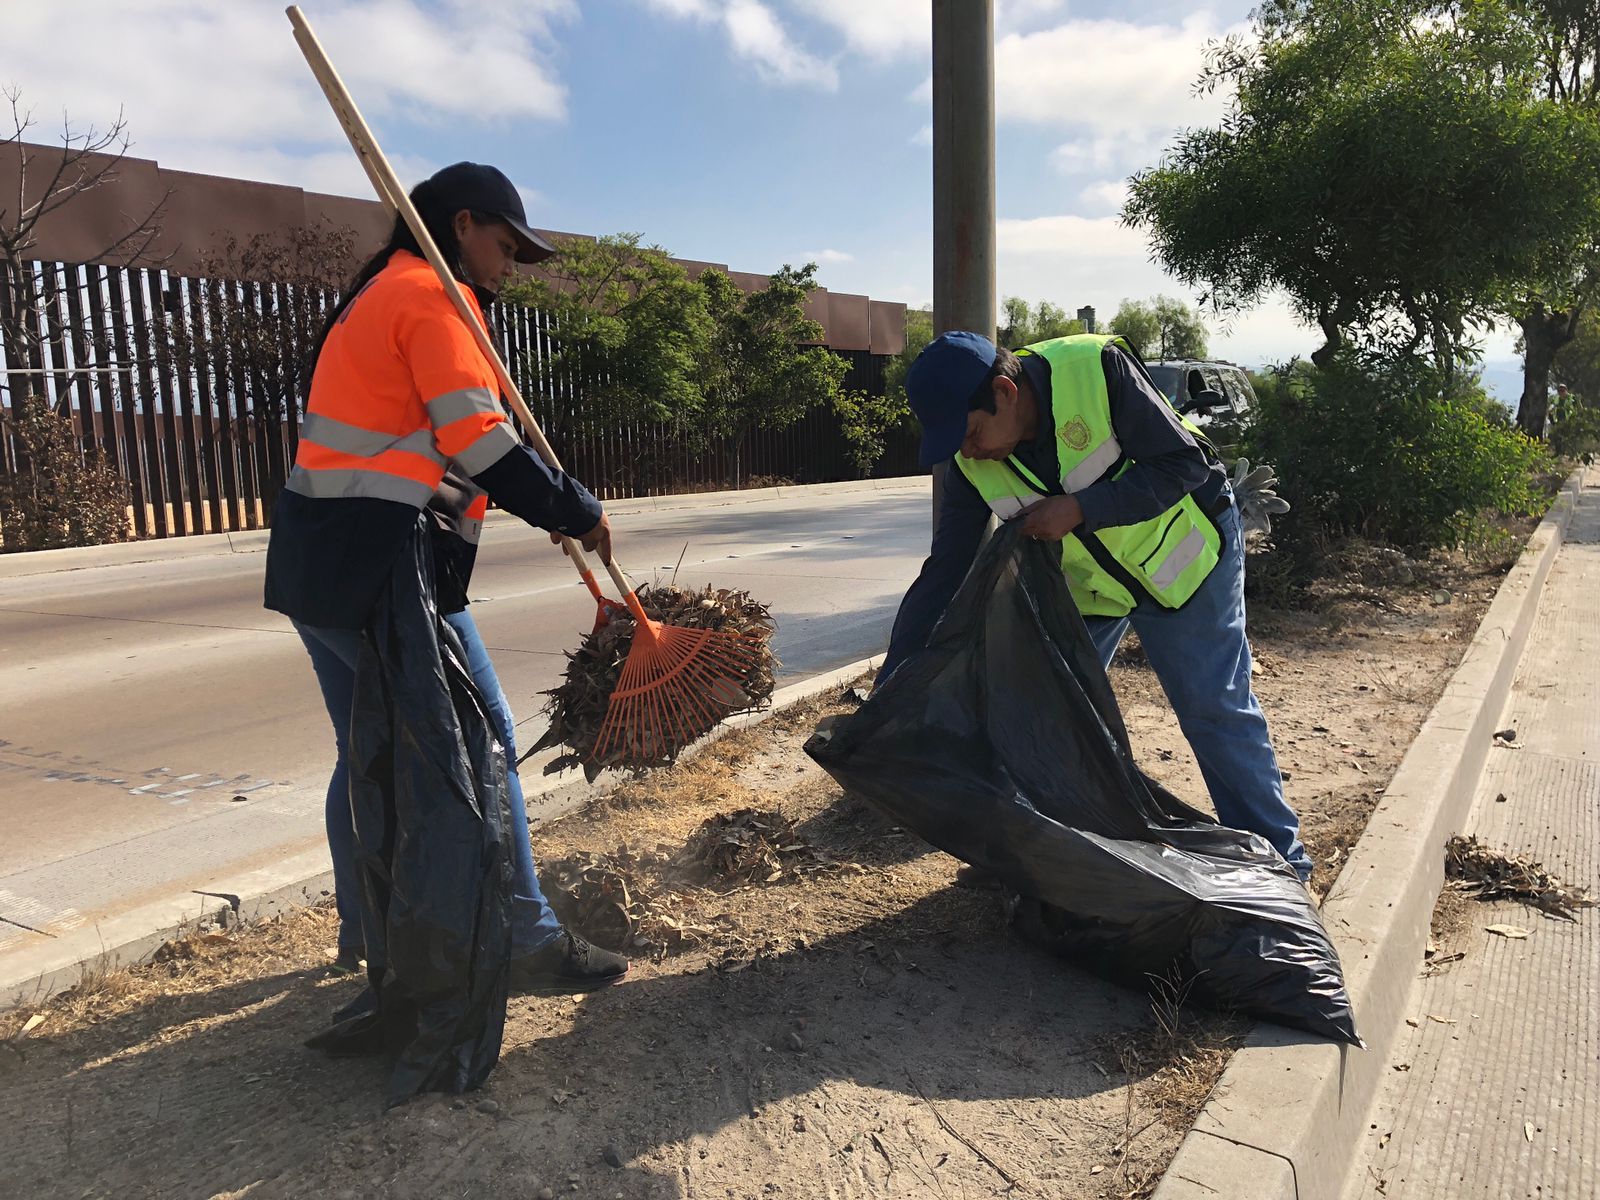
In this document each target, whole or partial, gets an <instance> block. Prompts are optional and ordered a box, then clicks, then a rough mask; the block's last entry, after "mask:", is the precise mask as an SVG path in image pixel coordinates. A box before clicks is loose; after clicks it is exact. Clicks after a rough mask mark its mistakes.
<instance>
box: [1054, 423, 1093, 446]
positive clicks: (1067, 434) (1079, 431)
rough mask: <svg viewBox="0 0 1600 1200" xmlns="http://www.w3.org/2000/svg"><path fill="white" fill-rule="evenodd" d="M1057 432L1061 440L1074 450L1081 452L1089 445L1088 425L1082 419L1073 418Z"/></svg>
mask: <svg viewBox="0 0 1600 1200" xmlns="http://www.w3.org/2000/svg"><path fill="white" fill-rule="evenodd" d="M1057 432H1058V433H1059V434H1060V437H1061V440H1062V441H1063V442H1065V443H1066V444H1067V445H1069V446H1071V447H1072V448H1073V449H1074V450H1083V449H1086V448H1087V447H1088V445H1089V424H1088V422H1087V421H1085V420H1084V419H1083V418H1082V417H1073V418H1072V420H1070V421H1068V422H1067V423H1066V424H1065V425H1063V426H1062V427H1061V428H1060V429H1059V430H1058V431H1057Z"/></svg>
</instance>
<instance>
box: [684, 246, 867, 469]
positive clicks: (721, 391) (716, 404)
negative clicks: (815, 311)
mask: <svg viewBox="0 0 1600 1200" xmlns="http://www.w3.org/2000/svg"><path fill="white" fill-rule="evenodd" d="M816 277H817V264H816V263H807V264H806V265H805V266H804V267H802V268H799V269H798V270H797V269H795V268H794V267H791V266H789V265H788V264H785V265H784V266H783V268H782V269H781V270H779V271H777V272H776V273H774V274H773V275H772V276H770V277H769V279H768V281H767V286H766V287H764V288H762V289H761V290H760V291H758V292H749V293H746V292H744V291H742V290H740V288H739V286H738V285H737V284H735V283H734V282H733V280H732V279H730V278H729V277H728V276H727V275H725V274H724V273H723V272H721V271H718V270H716V269H715V268H713V269H710V270H707V271H705V272H704V273H702V274H701V276H700V278H699V279H698V280H697V281H696V286H697V287H698V288H699V290H700V292H701V294H702V295H703V297H704V302H705V307H706V311H707V312H708V313H709V315H710V321H711V336H710V337H709V338H708V339H707V340H706V342H705V343H704V344H703V348H702V352H701V366H700V388H701V402H700V408H699V410H698V414H697V416H698V421H697V424H698V426H699V428H700V431H701V433H702V435H703V436H704V437H705V438H707V439H708V440H710V441H711V442H712V443H713V444H715V445H718V446H719V447H720V448H721V450H722V452H723V456H724V458H723V461H724V463H725V465H726V470H727V478H728V482H729V483H730V484H731V485H733V486H734V487H738V486H739V485H740V483H741V481H742V480H743V478H744V473H745V472H744V450H745V444H746V442H747V441H748V440H749V437H750V434H751V432H752V431H753V430H756V429H783V428H786V427H787V426H789V425H792V424H794V423H795V422H796V421H798V420H799V419H800V418H801V417H803V416H804V415H805V414H806V413H807V412H808V411H810V410H811V409H812V408H814V407H816V406H817V405H821V404H833V403H835V401H836V400H837V399H838V397H839V395H840V391H841V387H842V385H843V383H844V376H845V372H846V370H847V368H846V364H845V361H844V360H843V359H842V358H840V357H839V356H838V355H837V354H834V353H833V352H832V351H830V350H827V349H824V348H823V347H821V346H817V345H811V346H807V344H806V343H815V342H817V341H820V340H821V338H822V326H821V325H819V324H817V323H816V322H815V321H813V320H811V319H810V318H808V317H807V316H806V313H805V304H806V299H807V297H809V296H810V295H811V293H812V291H813V290H814V289H815V288H816V286H817V278H816Z"/></svg>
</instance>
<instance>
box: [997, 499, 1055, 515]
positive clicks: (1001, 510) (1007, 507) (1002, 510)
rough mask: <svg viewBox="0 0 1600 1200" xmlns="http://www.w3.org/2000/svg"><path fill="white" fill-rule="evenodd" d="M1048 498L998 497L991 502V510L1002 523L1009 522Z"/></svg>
mask: <svg viewBox="0 0 1600 1200" xmlns="http://www.w3.org/2000/svg"><path fill="white" fill-rule="evenodd" d="M1048 498H1049V497H1047V496H1028V497H1027V498H1023V497H1021V496H996V497H995V498H994V499H992V500H990V501H989V508H990V509H991V510H992V511H993V513H994V515H995V516H997V517H999V518H1000V519H1001V520H1002V521H1009V520H1011V518H1012V517H1014V516H1016V515H1017V514H1018V513H1022V512H1027V511H1028V509H1030V508H1032V507H1033V506H1034V505H1035V504H1037V503H1039V501H1041V500H1046V499H1048Z"/></svg>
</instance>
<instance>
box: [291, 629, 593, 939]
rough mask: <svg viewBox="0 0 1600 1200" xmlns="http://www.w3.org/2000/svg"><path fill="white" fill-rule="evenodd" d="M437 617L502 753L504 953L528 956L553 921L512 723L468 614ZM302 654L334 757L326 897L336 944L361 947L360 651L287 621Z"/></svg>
mask: <svg viewBox="0 0 1600 1200" xmlns="http://www.w3.org/2000/svg"><path fill="white" fill-rule="evenodd" d="M444 619H445V620H446V621H447V622H449V624H450V627H451V628H452V629H454V630H455V632H456V636H457V637H459V638H460V639H461V645H462V647H463V648H464V649H465V650H466V653H467V661H466V663H465V664H463V665H465V666H466V668H467V671H468V672H469V673H470V674H471V676H472V682H473V683H475V684H476V685H477V687H478V691H479V692H481V693H482V694H483V698H484V702H485V703H486V704H488V706H489V717H490V719H491V720H492V721H493V722H494V734H495V737H496V739H497V740H498V741H499V742H500V744H501V745H502V746H504V747H505V752H506V768H507V776H508V779H509V781H510V784H511V840H512V843H513V845H512V852H513V854H514V855H515V860H514V862H513V876H512V883H513V887H514V889H515V895H514V902H513V912H514V915H513V922H512V935H511V945H512V953H513V954H517V955H522V954H532V953H533V952H534V951H536V950H541V949H543V948H544V947H545V946H548V945H549V944H550V943H551V942H552V941H554V940H555V937H556V935H557V934H558V933H560V932H561V922H560V920H559V919H557V917H556V915H555V913H554V912H552V911H551V909H550V905H549V903H548V902H547V901H546V900H545V898H544V892H543V891H541V890H540V888H539V876H538V873H537V872H536V871H535V869H534V863H533V846H532V844H531V843H530V841H529V838H528V810H527V807H526V805H525V804H524V801H523V797H522V782H521V780H519V779H518V778H517V745H516V728H515V725H514V723H513V721H512V717H511V706H510V705H509V704H507V703H506V697H505V692H504V691H503V690H502V689H501V687H500V680H499V678H498V677H497V676H496V675H495V673H494V664H493V663H491V662H490V661H489V651H488V650H487V648H485V646H484V644H483V638H482V636H480V635H479V633H478V626H477V624H476V623H475V622H474V621H473V619H472V614H471V613H470V612H469V611H467V610H465V609H463V610H462V611H461V612H458V613H447V614H445V615H444ZM294 627H295V630H296V631H297V632H298V633H299V634H300V640H301V641H302V642H304V643H305V647H306V652H307V653H308V654H310V655H311V666H312V669H313V670H314V671H315V672H316V676H317V683H318V684H319V685H320V686H321V688H322V699H323V703H324V704H326V705H327V709H328V717H329V719H330V720H331V721H332V722H333V735H334V747H335V759H334V766H333V775H332V777H331V778H330V779H329V780H328V798H327V808H326V814H327V815H326V820H327V826H328V851H329V853H330V854H331V856H332V858H333V888H334V902H335V905H336V906H337V908H338V912H339V948H340V949H341V950H346V949H359V948H360V947H361V946H362V944H363V937H362V933H361V901H360V891H359V890H358V885H357V883H356V868H355V840H356V839H355V826H354V822H353V821H352V819H351V815H350V770H349V766H348V764H347V762H346V751H347V747H348V741H349V730H350V713H351V709H352V707H353V705H354V699H355V684H356V670H355V666H356V656H357V654H358V652H359V651H360V649H361V633H360V631H359V630H355V629H323V628H319V627H317V626H313V625H303V624H301V623H300V622H299V621H296V622H295V623H294Z"/></svg>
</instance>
